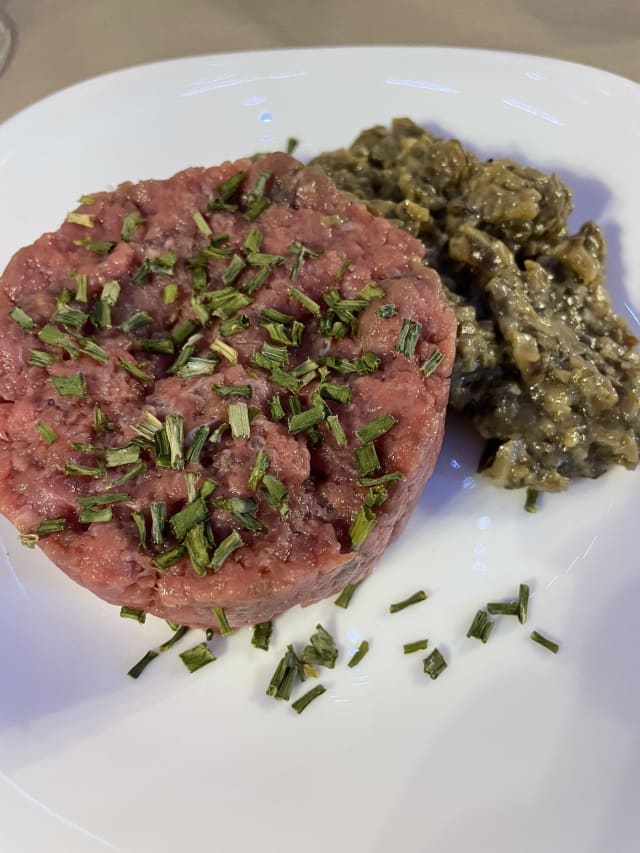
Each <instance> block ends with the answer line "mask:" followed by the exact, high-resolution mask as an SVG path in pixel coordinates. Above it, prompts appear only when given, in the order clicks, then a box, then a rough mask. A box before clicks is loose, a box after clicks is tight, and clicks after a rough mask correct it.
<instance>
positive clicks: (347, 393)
mask: <svg viewBox="0 0 640 853" xmlns="http://www.w3.org/2000/svg"><path fill="white" fill-rule="evenodd" d="M318 392H319V394H320V396H321V397H322V398H323V399H325V400H335V401H336V403H343V404H345V405H346V404H347V403H350V402H351V395H352V390H351V387H350V386H349V385H340V384H339V383H338V382H321V383H320V384H319V385H318ZM394 420H395V419H394ZM361 440H363V441H372V439H361Z"/></svg>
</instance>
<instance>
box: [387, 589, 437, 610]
mask: <svg viewBox="0 0 640 853" xmlns="http://www.w3.org/2000/svg"><path fill="white" fill-rule="evenodd" d="M427 597H428V596H427V593H426V592H425V591H424V590H422V589H421V590H419V591H418V592H414V594H413V595H410V596H409V598H405V599H404V601H398V602H397V603H396V604H390V605H389V613H399V612H400V611H401V610H404V609H405V607H411V605H412V604H418V602H420V601H426V599H427Z"/></svg>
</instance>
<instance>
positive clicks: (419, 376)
mask: <svg viewBox="0 0 640 853" xmlns="http://www.w3.org/2000/svg"><path fill="white" fill-rule="evenodd" d="M81 201H82V204H81V206H80V207H79V208H78V209H77V211H76V212H75V213H73V214H70V215H69V217H68V218H67V221H66V222H65V223H64V224H63V225H62V227H61V228H60V229H59V230H58V231H57V232H55V233H52V234H45V235H44V236H42V237H41V238H40V239H39V240H37V241H36V242H35V243H34V245H33V246H30V247H27V248H25V249H22V250H20V251H19V252H18V253H17V254H16V255H15V256H14V258H13V259H12V261H11V262H10V264H9V266H8V268H7V270H6V271H5V273H4V275H3V276H2V279H1V288H0V303H1V304H0V317H1V318H2V319H1V320H0V323H1V334H0V398H1V400H2V403H0V440H1V444H0V451H1V452H0V479H1V480H2V487H1V489H0V510H1V511H2V512H3V513H4V514H5V515H6V516H7V517H8V518H9V519H10V520H11V521H12V522H13V523H14V524H15V525H16V526H17V527H18V528H19V530H20V531H22V532H23V534H28V535H27V536H26V537H25V536H24V535H23V539H25V541H26V542H27V543H29V544H33V543H34V542H35V541H37V542H38V543H39V545H40V546H41V547H42V548H43V550H44V551H45V553H47V554H48V555H49V557H51V559H52V560H53V561H54V562H55V563H57V564H58V565H59V566H60V568H62V569H63V571H65V572H66V573H67V574H68V575H69V576H70V577H72V578H73V579H74V580H76V581H77V582H78V583H80V584H82V585H83V586H86V587H88V588H89V589H91V590H92V591H93V592H95V593H96V594H97V595H99V596H100V597H102V598H104V599H106V600H107V601H109V602H112V603H114V604H119V605H127V606H129V607H132V608H135V609H140V610H143V611H146V612H149V613H154V614H156V615H158V616H161V617H163V618H165V619H168V620H171V621H173V622H177V623H180V624H185V625H191V626H194V627H210V626H213V627H216V619H215V616H214V613H213V611H212V608H214V607H216V608H217V607H222V608H224V611H225V613H226V617H227V619H228V621H229V623H230V624H231V625H241V624H246V623H254V622H259V621H264V620H267V619H270V618H271V617H272V616H274V615H276V614H278V613H280V612H282V611H283V610H285V609H286V608H288V607H291V606H292V605H294V604H307V603H310V602H312V601H315V600H317V599H320V598H323V597H325V596H328V595H330V594H333V593H336V592H337V591H339V590H340V589H342V588H343V587H345V586H346V585H348V584H350V583H353V582H355V581H357V580H360V579H361V578H363V577H364V576H365V575H366V574H367V573H368V572H369V571H370V569H371V567H372V564H373V563H374V561H375V560H376V559H377V557H378V556H379V555H380V553H381V552H382V550H383V549H384V547H385V546H386V545H387V543H388V542H389V539H390V538H391V536H392V535H393V534H394V533H396V532H397V531H398V530H399V529H400V528H401V526H402V524H403V523H404V521H405V520H406V518H407V515H408V514H409V512H410V511H411V509H412V507H413V505H414V504H415V502H416V500H417V498H418V496H419V494H420V492H421V490H422V488H423V486H424V484H425V482H426V481H427V478H428V477H429V475H430V473H431V471H432V470H433V466H434V463H435V460H436V457H437V454H438V451H439V448H440V444H441V439H442V433H443V421H444V414H445V407H446V402H447V395H448V390H449V375H450V372H451V367H452V363H453V357H454V346H455V320H454V316H453V313H452V311H451V309H450V308H449V307H448V306H447V304H446V302H445V299H444V296H443V292H442V289H441V285H440V281H439V278H438V276H437V274H436V273H435V272H433V271H432V270H429V269H426V268H425V267H424V265H423V263H422V255H423V248H422V246H421V244H420V243H419V242H418V241H417V240H415V239H414V238H413V237H411V236H410V235H408V234H406V233H404V232H402V231H400V230H399V229H396V228H395V227H393V226H392V225H391V224H390V223H389V222H387V221H385V220H384V219H382V218H377V217H374V216H372V215H370V214H369V213H368V212H367V211H366V210H365V208H364V207H363V206H361V205H359V204H355V203H352V202H350V201H348V200H347V199H346V198H345V197H344V196H343V195H341V194H340V193H339V192H338V191H337V190H336V189H335V187H334V185H333V184H332V183H331V181H330V180H329V179H328V178H327V177H326V176H324V174H323V173H322V172H321V171H320V170H318V169H316V168H305V167H303V166H302V165H301V164H300V163H298V162H297V161H296V160H294V159H292V158H290V157H288V156H286V155H284V154H274V155H270V156H267V157H263V158H261V159H258V160H256V161H250V160H240V161H238V162H235V163H225V164H224V165H222V166H220V167H219V168H211V169H202V168H193V169H187V170H186V171H184V172H181V173H179V174H177V175H176V176H174V177H173V178H171V179H169V180H164V181H143V182H141V183H138V184H123V185H122V186H120V187H118V189H117V190H115V191H114V192H108V193H106V192H104V193H96V194H95V195H93V196H88V197H83V199H82V200H81ZM363 427H365V430H364V432H362V431H361V430H362V428H363ZM359 431H360V432H359ZM30 534H32V535H30Z"/></svg>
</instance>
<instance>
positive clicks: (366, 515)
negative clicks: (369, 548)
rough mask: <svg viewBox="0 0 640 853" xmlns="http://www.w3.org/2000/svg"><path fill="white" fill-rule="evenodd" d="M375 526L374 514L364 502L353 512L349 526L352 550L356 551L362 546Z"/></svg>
mask: <svg viewBox="0 0 640 853" xmlns="http://www.w3.org/2000/svg"><path fill="white" fill-rule="evenodd" d="M375 526H376V517H375V514H374V513H373V512H372V510H371V509H370V508H369V507H368V506H367V505H366V504H363V505H362V506H361V507H360V509H359V510H358V511H357V513H356V514H355V516H354V519H353V522H352V523H351V527H350V528H349V536H350V537H351V547H352V548H353V549H354V551H358V550H359V549H360V548H361V547H362V545H363V544H364V542H365V540H366V539H367V537H368V536H369V534H370V533H371V532H372V530H373V528H374V527H375Z"/></svg>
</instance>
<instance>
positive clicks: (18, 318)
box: [9, 305, 36, 332]
mask: <svg viewBox="0 0 640 853" xmlns="http://www.w3.org/2000/svg"><path fill="white" fill-rule="evenodd" d="M9 316H10V317H11V319H12V320H13V321H14V322H16V323H17V324H18V325H19V326H20V328H21V329H22V330H23V331H24V332H30V331H31V330H32V329H35V327H36V323H35V320H33V319H32V318H31V317H30V316H29V315H28V314H27V313H26V311H23V310H22V308H20V307H19V306H18V305H16V306H15V308H13V309H12V310H11V311H10V312H9Z"/></svg>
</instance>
